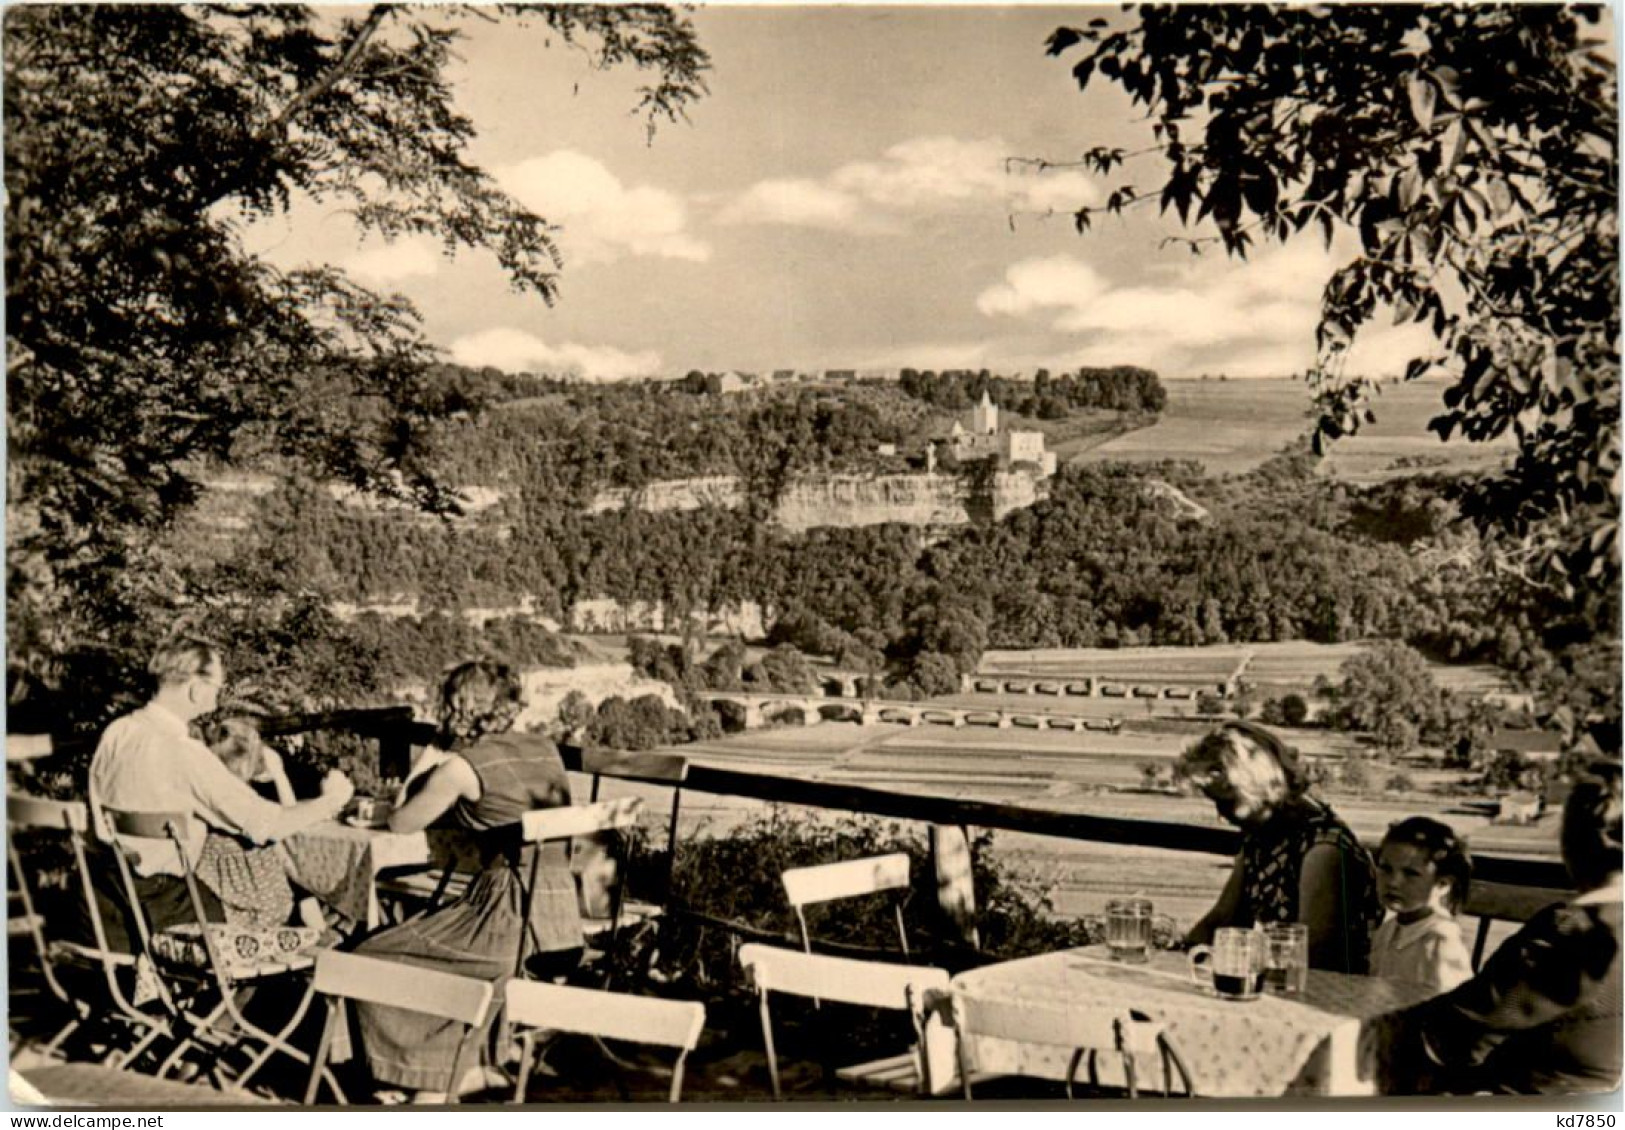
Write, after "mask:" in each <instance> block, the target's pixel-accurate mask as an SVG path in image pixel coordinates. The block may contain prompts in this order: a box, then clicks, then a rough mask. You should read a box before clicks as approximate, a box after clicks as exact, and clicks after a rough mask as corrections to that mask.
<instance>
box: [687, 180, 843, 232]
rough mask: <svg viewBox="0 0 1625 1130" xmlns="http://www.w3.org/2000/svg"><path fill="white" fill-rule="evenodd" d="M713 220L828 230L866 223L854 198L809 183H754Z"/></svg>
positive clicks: (768, 181) (797, 181)
mask: <svg viewBox="0 0 1625 1130" xmlns="http://www.w3.org/2000/svg"><path fill="white" fill-rule="evenodd" d="M717 220H718V222H720V223H724V224H785V225H788V226H791V227H804V228H822V229H825V230H829V231H841V230H846V229H854V230H855V229H859V228H862V227H863V226H864V225H865V222H866V218H865V217H864V216H863V215H862V202H861V201H859V200H858V199H857V198H856V197H855V196H852V195H850V194H849V193H845V192H842V191H841V190H839V189H836V188H831V187H829V186H828V185H825V184H821V183H819V182H818V181H813V180H764V181H758V182H757V183H756V184H753V185H751V186H750V187H749V188H748V189H746V190H745V191H744V192H742V193H740V194H739V196H737V197H736V198H735V199H733V200H732V201H730V202H729V203H728V204H727V205H725V206H724V207H723V209H722V211H721V212H719V213H718V215H717Z"/></svg>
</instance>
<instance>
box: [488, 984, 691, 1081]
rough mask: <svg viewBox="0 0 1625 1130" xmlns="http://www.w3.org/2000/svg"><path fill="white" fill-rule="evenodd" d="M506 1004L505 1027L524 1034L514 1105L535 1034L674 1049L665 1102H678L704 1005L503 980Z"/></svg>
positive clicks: (525, 1078) (528, 1065)
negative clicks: (570, 1035)
mask: <svg viewBox="0 0 1625 1130" xmlns="http://www.w3.org/2000/svg"><path fill="white" fill-rule="evenodd" d="M506 999H507V1018H508V1023H510V1024H514V1025H517V1026H519V1027H521V1028H523V1029H525V1031H524V1034H523V1037H522V1041H523V1050H522V1052H521V1053H520V1058H519V1081H518V1084H517V1085H516V1086H515V1088H514V1094H513V1101H514V1102H516V1103H522V1102H524V1101H525V1090H526V1087H527V1085H528V1084H529V1082H530V1070H531V1058H532V1052H533V1049H534V1046H535V1039H536V1032H537V1030H538V1029H547V1030H549V1031H553V1032H569V1033H574V1034H576V1035H581V1036H591V1037H593V1038H594V1039H595V1040H624V1041H626V1042H628V1043H638V1044H654V1045H657V1046H659V1047H667V1048H676V1049H677V1062H676V1063H675V1064H674V1065H673V1067H672V1078H671V1089H670V1091H669V1092H668V1094H667V1101H668V1102H673V1103H675V1102H678V1101H679V1100H681V1098H682V1095H683V1066H684V1063H685V1062H686V1061H687V1059H688V1053H689V1052H691V1051H693V1050H694V1047H695V1045H696V1044H698V1043H699V1042H700V1031H701V1030H702V1029H703V1028H704V1027H705V1006H704V1005H702V1004H697V1003H695V1002H693V1001H668V1000H660V999H658V998H655V997H638V996H633V995H631V994H629V993H611V992H605V991H603V990H601V989H578V988H573V987H571V986H566V985H543V984H539V983H537V982H535V981H509V982H508V988H507V998H506Z"/></svg>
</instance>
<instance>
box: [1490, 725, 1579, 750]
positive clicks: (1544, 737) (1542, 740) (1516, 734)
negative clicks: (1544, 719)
mask: <svg viewBox="0 0 1625 1130" xmlns="http://www.w3.org/2000/svg"><path fill="white" fill-rule="evenodd" d="M1489 745H1490V748H1491V749H1495V750H1511V751H1513V752H1515V753H1558V752H1561V751H1562V749H1563V737H1562V735H1561V734H1554V733H1553V732H1552V731H1550V730H1541V729H1532V730H1519V729H1512V728H1511V727H1505V726H1503V727H1502V728H1501V729H1498V730H1496V731H1495V732H1494V733H1493V734H1491V735H1490V741H1489Z"/></svg>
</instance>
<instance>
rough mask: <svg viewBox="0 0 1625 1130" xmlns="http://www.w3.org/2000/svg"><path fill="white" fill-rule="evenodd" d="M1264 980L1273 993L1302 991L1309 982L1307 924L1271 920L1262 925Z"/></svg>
mask: <svg viewBox="0 0 1625 1130" xmlns="http://www.w3.org/2000/svg"><path fill="white" fill-rule="evenodd" d="M1264 981H1265V984H1267V985H1268V986H1269V988H1270V991H1271V992H1275V993H1301V992H1303V990H1304V987H1305V986H1306V985H1307V984H1308V983H1309V927H1308V926H1305V925H1304V924H1303V923H1301V922H1271V923H1269V924H1268V925H1266V926H1265V927H1264Z"/></svg>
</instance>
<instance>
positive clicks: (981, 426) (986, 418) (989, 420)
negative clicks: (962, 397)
mask: <svg viewBox="0 0 1625 1130" xmlns="http://www.w3.org/2000/svg"><path fill="white" fill-rule="evenodd" d="M970 430H971V434H972V435H979V436H990V435H992V434H993V433H994V432H996V431H998V430H999V409H998V408H997V406H995V405H994V403H993V400H992V398H991V397H989V396H988V394H987V390H985V389H984V390H983V391H982V402H981V403H980V404H978V405H977V406H976V407H975V408H972V409H971V415H970Z"/></svg>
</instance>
